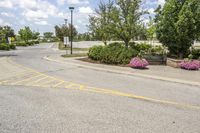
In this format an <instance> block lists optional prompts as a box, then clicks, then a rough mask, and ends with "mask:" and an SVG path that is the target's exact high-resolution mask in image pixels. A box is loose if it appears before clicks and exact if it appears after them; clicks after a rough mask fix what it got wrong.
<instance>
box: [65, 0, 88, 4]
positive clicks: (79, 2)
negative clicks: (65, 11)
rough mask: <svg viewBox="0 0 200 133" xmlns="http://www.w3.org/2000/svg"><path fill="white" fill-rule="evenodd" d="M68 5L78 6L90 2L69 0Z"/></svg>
mask: <svg viewBox="0 0 200 133" xmlns="http://www.w3.org/2000/svg"><path fill="white" fill-rule="evenodd" d="M67 3H68V4H73V5H77V4H89V1H88V0H67Z"/></svg>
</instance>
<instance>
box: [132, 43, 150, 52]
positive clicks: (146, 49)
mask: <svg viewBox="0 0 200 133" xmlns="http://www.w3.org/2000/svg"><path fill="white" fill-rule="evenodd" d="M129 45H130V47H131V48H133V49H135V50H137V51H144V52H149V50H150V49H151V48H152V46H151V45H149V44H146V43H140V44H135V43H130V44H129Z"/></svg>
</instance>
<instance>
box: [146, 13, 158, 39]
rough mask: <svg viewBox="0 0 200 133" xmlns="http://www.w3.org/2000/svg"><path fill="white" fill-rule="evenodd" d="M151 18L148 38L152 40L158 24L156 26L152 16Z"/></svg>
mask: <svg viewBox="0 0 200 133" xmlns="http://www.w3.org/2000/svg"><path fill="white" fill-rule="evenodd" d="M149 19H150V21H149V23H148V28H147V36H148V39H150V41H152V40H153V39H154V36H155V34H156V26H155V23H154V20H153V19H152V18H151V17H150V18H149Z"/></svg>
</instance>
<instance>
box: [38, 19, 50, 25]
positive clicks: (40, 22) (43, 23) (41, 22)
mask: <svg viewBox="0 0 200 133" xmlns="http://www.w3.org/2000/svg"><path fill="white" fill-rule="evenodd" d="M35 24H37V25H49V24H48V23H47V21H43V20H42V21H36V22H35Z"/></svg>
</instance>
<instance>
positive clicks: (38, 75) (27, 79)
mask: <svg viewBox="0 0 200 133" xmlns="http://www.w3.org/2000/svg"><path fill="white" fill-rule="evenodd" d="M40 76H41V75H40V74H36V75H35V76H32V77H29V78H26V79H23V80H19V81H17V82H14V83H12V85H16V84H18V83H21V82H25V81H29V80H31V79H34V78H36V77H40Z"/></svg>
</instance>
